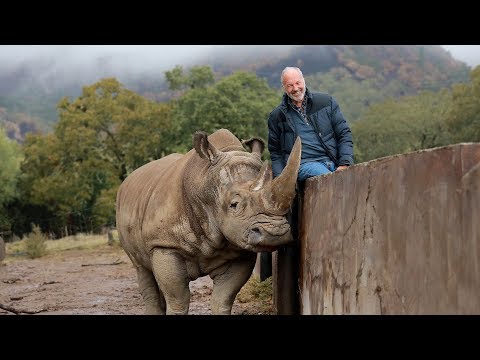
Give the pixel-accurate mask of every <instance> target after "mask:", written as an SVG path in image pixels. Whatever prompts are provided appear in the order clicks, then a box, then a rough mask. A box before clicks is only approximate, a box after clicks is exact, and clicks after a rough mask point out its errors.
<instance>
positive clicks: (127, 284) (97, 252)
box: [0, 245, 271, 315]
mask: <svg viewBox="0 0 480 360" xmlns="http://www.w3.org/2000/svg"><path fill="white" fill-rule="evenodd" d="M190 291H191V294H192V296H191V302H190V311H189V314H191V315H211V310H210V303H209V301H210V294H211V292H212V280H211V279H210V278H209V277H208V276H207V277H202V278H199V279H197V280H195V281H192V282H191V283H190ZM0 304H1V305H0V307H1V308H0V315H15V314H19V315H26V314H32V315H33V314H34V315H48V314H52V315H53V314H57V315H143V314H144V307H143V304H142V299H141V297H140V294H139V293H138V288H137V279H136V273H135V270H134V268H133V266H132V264H131V262H130V260H129V259H128V257H127V255H126V254H125V253H124V251H123V250H122V249H121V248H120V247H119V246H109V245H104V246H100V247H97V248H94V249H88V250H67V251H62V252H57V253H52V254H47V255H46V256H43V257H41V258H37V259H27V258H18V259H16V258H13V257H10V258H8V257H7V258H6V259H5V260H4V262H3V263H0ZM259 309H260V306H259V304H257V303H255V302H250V303H239V302H238V300H235V303H234V305H233V310H232V315H256V314H259V315H271V314H268V313H264V312H261V310H259Z"/></svg>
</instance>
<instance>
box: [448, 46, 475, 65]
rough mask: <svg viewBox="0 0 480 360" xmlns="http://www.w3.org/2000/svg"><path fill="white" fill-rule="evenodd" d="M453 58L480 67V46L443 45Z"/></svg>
mask: <svg viewBox="0 0 480 360" xmlns="http://www.w3.org/2000/svg"><path fill="white" fill-rule="evenodd" d="M442 46H443V48H444V49H446V50H448V51H450V54H452V56H453V57H454V58H456V59H458V60H460V61H463V62H465V63H467V65H470V66H472V67H474V66H477V65H480V45H442Z"/></svg>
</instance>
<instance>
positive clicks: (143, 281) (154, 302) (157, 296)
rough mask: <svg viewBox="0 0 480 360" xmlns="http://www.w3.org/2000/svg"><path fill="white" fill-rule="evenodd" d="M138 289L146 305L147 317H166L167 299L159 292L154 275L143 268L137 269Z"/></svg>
mask: <svg viewBox="0 0 480 360" xmlns="http://www.w3.org/2000/svg"><path fill="white" fill-rule="evenodd" d="M137 277H138V287H139V290H140V294H141V295H142V298H143V301H144V303H145V314H146V315H165V308H166V306H165V298H164V297H163V294H162V292H161V291H160V290H159V288H158V285H157V281H156V280H155V276H153V273H152V272H151V271H150V270H148V269H146V268H144V267H143V266H138V267H137Z"/></svg>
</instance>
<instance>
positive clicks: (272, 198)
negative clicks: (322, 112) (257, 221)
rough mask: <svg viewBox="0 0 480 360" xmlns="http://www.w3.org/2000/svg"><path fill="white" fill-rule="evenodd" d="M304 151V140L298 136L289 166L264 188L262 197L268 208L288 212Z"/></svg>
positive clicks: (283, 212) (272, 210)
mask: <svg viewBox="0 0 480 360" xmlns="http://www.w3.org/2000/svg"><path fill="white" fill-rule="evenodd" d="M301 153H302V142H301V140H300V137H297V139H296V140H295V144H294V145H293V149H292V152H291V153H290V157H289V158H288V161H287V166H285V168H284V169H283V171H282V173H281V174H280V175H279V176H277V177H276V178H275V179H273V181H271V182H269V183H268V184H267V185H265V186H264V188H263V194H262V197H263V199H264V202H265V207H266V208H267V210H269V211H270V212H272V213H274V214H281V215H283V214H286V213H287V212H288V210H289V209H290V206H291V205H292V201H293V199H294V198H295V185H296V182H297V175H298V168H299V167H300V159H301Z"/></svg>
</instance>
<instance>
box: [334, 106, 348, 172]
mask: <svg viewBox="0 0 480 360" xmlns="http://www.w3.org/2000/svg"><path fill="white" fill-rule="evenodd" d="M332 125H333V131H334V132H335V138H336V139H337V159H338V164H339V168H338V170H342V169H343V168H340V167H341V166H342V165H346V166H348V165H352V164H353V140H352V132H351V131H350V127H349V126H348V124H347V121H346V120H345V118H344V117H343V114H342V112H341V111H340V107H339V106H338V104H337V102H336V101H335V99H334V98H333V97H332Z"/></svg>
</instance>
